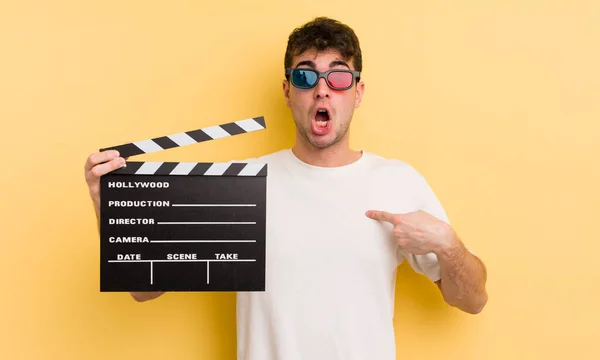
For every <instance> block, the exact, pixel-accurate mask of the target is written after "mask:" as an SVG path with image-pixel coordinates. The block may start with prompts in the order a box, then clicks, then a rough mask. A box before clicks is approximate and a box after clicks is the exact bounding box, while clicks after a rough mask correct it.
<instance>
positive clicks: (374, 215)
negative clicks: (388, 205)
mask: <svg viewBox="0 0 600 360" xmlns="http://www.w3.org/2000/svg"><path fill="white" fill-rule="evenodd" d="M366 215H367V217H369V218H371V219H373V220H380V221H387V222H389V223H391V224H394V225H395V224H396V223H397V222H398V218H397V216H396V215H394V214H392V213H389V212H387V211H382V210H369V211H367V213H366Z"/></svg>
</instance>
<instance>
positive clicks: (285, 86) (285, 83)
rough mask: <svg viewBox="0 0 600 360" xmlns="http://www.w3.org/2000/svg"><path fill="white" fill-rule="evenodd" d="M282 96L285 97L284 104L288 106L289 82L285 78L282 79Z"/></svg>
mask: <svg viewBox="0 0 600 360" xmlns="http://www.w3.org/2000/svg"><path fill="white" fill-rule="evenodd" d="M282 85H283V97H284V98H285V105H286V106H287V107H290V83H289V81H287V80H285V79H284V80H283V84H282Z"/></svg>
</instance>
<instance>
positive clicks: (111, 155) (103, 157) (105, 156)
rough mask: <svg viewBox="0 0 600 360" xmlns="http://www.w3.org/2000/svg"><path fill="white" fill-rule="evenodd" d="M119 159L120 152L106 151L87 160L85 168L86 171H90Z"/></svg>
mask: <svg viewBox="0 0 600 360" xmlns="http://www.w3.org/2000/svg"><path fill="white" fill-rule="evenodd" d="M117 157H119V152H118V151H116V150H106V151H101V152H97V153H94V154H92V155H90V156H89V157H88V158H87V161H86V162H85V166H84V168H85V171H90V170H92V168H93V167H94V166H96V165H98V164H100V163H104V162H107V161H110V160H112V159H116V158H117Z"/></svg>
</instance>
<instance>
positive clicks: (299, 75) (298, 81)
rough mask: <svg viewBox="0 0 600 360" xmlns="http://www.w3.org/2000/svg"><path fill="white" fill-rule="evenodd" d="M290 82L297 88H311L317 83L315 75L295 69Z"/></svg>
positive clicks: (311, 72)
mask: <svg viewBox="0 0 600 360" xmlns="http://www.w3.org/2000/svg"><path fill="white" fill-rule="evenodd" d="M292 82H293V83H294V85H296V86H297V87H303V88H309V87H313V86H314V85H315V84H316V83H317V74H316V73H315V72H314V71H311V70H299V69H296V70H294V71H293V72H292Z"/></svg>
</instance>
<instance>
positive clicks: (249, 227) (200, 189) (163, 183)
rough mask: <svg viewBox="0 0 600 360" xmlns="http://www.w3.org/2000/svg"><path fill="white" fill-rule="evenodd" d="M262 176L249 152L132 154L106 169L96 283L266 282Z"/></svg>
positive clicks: (146, 146)
mask: <svg viewBox="0 0 600 360" xmlns="http://www.w3.org/2000/svg"><path fill="white" fill-rule="evenodd" d="M233 124H235V126H234V125H233ZM236 126H237V127H236ZM265 128H266V126H265V123H264V118H262V117H260V118H252V119H247V120H242V121H239V122H235V123H229V124H223V125H219V126H215V127H210V128H205V129H200V130H194V131H189V132H185V133H180V134H175V135H171V136H166V137H161V138H155V139H151V140H145V141H139V142H134V143H129V144H124V145H119V146H114V147H109V148H104V149H101V150H108V149H117V150H119V151H120V153H121V156H124V157H127V156H132V155H137V154H141V153H148V152H151V151H159V150H164V149H168V148H173V147H176V146H184V145H190V144H194V143H198V142H201V141H206V140H212V139H218V138H223V137H225V136H232V135H238V134H243V133H248V132H251V131H256V130H261V129H265ZM202 133H203V134H206V135H201V134H202ZM184 134H185V135H184ZM186 136H187V137H186ZM266 182H267V164H264V163H255V162H214V163H207V162H133V161H128V162H127V164H126V166H125V167H123V168H121V169H118V170H115V171H113V172H111V173H108V174H106V175H104V176H102V178H101V189H100V191H101V196H100V199H101V207H100V238H101V246H100V291H264V289H265V249H266V243H265V232H266V229H265V224H266Z"/></svg>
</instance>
